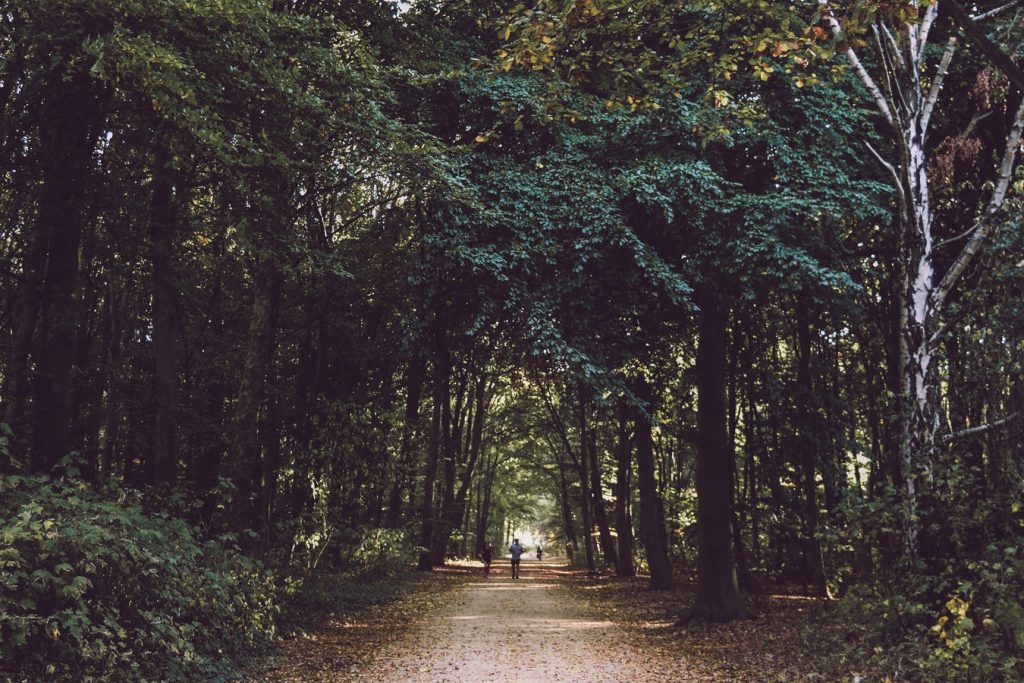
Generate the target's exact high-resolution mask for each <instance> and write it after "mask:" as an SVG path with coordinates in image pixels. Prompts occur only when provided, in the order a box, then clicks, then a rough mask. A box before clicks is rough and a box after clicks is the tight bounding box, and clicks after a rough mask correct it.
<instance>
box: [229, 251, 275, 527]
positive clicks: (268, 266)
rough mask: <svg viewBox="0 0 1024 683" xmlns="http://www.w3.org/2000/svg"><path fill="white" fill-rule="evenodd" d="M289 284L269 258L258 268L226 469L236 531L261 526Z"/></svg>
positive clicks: (231, 524) (255, 274) (256, 267)
mask: <svg viewBox="0 0 1024 683" xmlns="http://www.w3.org/2000/svg"><path fill="white" fill-rule="evenodd" d="M283 279H284V276H283V274H282V273H281V271H280V269H278V267H277V264H275V263H274V262H273V261H272V260H271V259H269V258H264V259H261V260H260V261H259V262H258V263H257V264H256V265H255V267H254V268H253V300H252V312H251V315H250V318H249V333H248V339H247V342H246V349H245V360H244V362H243V365H242V377H241V381H240V383H239V387H238V393H237V398H236V402H235V416H234V425H233V429H232V440H231V444H230V446H229V459H228V462H227V467H226V470H227V474H228V478H229V479H230V480H231V481H232V483H233V484H234V486H235V491H234V495H233V496H232V498H231V504H230V507H229V509H228V520H227V521H228V525H229V527H230V528H232V529H235V530H241V529H245V528H249V527H250V526H251V525H252V524H253V523H254V522H255V521H256V520H255V519H254V516H253V501H252V496H253V493H254V486H255V484H256V480H255V475H256V473H258V472H259V471H260V440H259V426H260V411H261V408H262V405H263V396H264V389H265V387H266V379H267V372H268V370H269V369H270V362H271V358H272V356H273V351H274V336H275V332H276V324H277V321H276V317H277V304H278V300H279V299H280V296H281V284H282V281H283Z"/></svg>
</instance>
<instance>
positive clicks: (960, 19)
mask: <svg viewBox="0 0 1024 683" xmlns="http://www.w3.org/2000/svg"><path fill="white" fill-rule="evenodd" d="M945 6H946V8H947V9H948V10H949V14H950V17H952V19H953V22H954V23H955V24H956V25H957V26H959V27H960V28H961V29H963V32H964V33H966V34H967V37H968V38H970V39H971V42H972V43H974V44H975V45H977V46H978V48H979V49H980V50H981V51H982V53H984V55H985V56H986V57H988V59H989V61H991V62H992V64H994V65H995V66H996V67H997V68H998V69H999V70H1000V71H1002V72H1003V73H1004V74H1005V75H1006V77H1007V78H1009V79H1010V81H1012V82H1013V84H1014V85H1016V86H1017V88H1018V89H1019V90H1021V91H1022V92H1024V71H1022V70H1021V68H1020V67H1019V66H1017V65H1016V64H1014V62H1013V60H1012V59H1010V56H1009V55H1007V54H1006V53H1005V52H1003V50H1002V49H1001V48H1000V47H999V46H998V45H996V44H995V43H993V42H992V41H991V40H989V38H988V36H986V35H985V32H984V31H983V30H982V29H981V27H980V26H978V24H977V23H976V22H975V20H974V19H973V18H971V16H970V15H969V14H968V13H967V10H966V9H964V6H963V5H961V4H960V3H959V2H958V1H957V0H945Z"/></svg>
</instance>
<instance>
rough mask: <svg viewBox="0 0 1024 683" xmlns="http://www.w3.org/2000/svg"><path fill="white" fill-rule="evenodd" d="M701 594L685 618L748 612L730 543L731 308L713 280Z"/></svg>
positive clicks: (700, 383)
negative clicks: (728, 371) (728, 375)
mask: <svg viewBox="0 0 1024 683" xmlns="http://www.w3.org/2000/svg"><path fill="white" fill-rule="evenodd" d="M697 305H698V306H699V307H700V313H699V314H698V320H699V322H698V328H699V339H698V342H697V596H696V598H695V600H694V605H693V608H692V609H691V610H690V612H689V614H688V615H686V616H684V618H683V619H682V620H681V621H688V622H701V621H713V622H724V621H731V620H733V619H739V618H743V617H746V616H748V613H747V610H746V609H745V608H744V606H743V601H742V599H741V598H740V592H739V586H738V584H737V579H736V558H735V556H734V553H733V546H732V535H731V525H732V510H731V508H732V495H731V488H732V487H731V481H730V476H729V472H730V466H729V460H730V459H731V458H732V457H733V454H732V453H730V452H729V436H728V434H727V432H726V419H727V418H726V400H725V392H726V387H725V382H726V380H725V376H726V343H727V338H726V326H727V322H728V311H727V309H726V307H725V304H724V303H723V302H722V300H721V298H720V295H719V293H718V292H717V291H716V290H715V289H714V288H713V284H702V285H700V286H699V287H698V288H697Z"/></svg>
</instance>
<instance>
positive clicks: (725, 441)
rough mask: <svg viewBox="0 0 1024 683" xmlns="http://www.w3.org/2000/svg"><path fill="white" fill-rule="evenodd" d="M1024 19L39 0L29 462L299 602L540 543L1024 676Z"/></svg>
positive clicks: (22, 433) (8, 85)
mask: <svg viewBox="0 0 1024 683" xmlns="http://www.w3.org/2000/svg"><path fill="white" fill-rule="evenodd" d="M997 5H998V6H997ZM1022 17H1024V10H1022V9H1020V8H1018V6H1017V3H1009V4H1006V5H1004V4H1001V3H976V4H972V5H970V6H966V5H961V4H960V3H957V2H952V1H950V0H939V1H938V2H930V3H929V2H925V3H917V2H915V3H906V2H892V3H864V4H862V5H860V4H858V5H857V6H856V7H854V8H852V9H850V11H849V12H848V13H843V12H841V11H840V9H839V8H835V9H833V8H830V7H829V4H828V3H795V4H791V5H786V6H783V5H782V4H776V3H767V4H766V3H754V2H749V3H748V2H746V1H745V0H744V1H743V2H739V3H736V7H732V8H722V7H718V5H717V4H715V3H705V2H672V3H652V2H638V3H602V2H598V1H597V0H583V1H581V2H577V1H576V0H544V1H543V2H541V3H539V4H538V5H536V6H534V7H524V6H523V5H517V4H515V3H500V2H499V3H474V2H469V1H468V0H456V1H454V2H446V3H434V2H414V3H411V4H410V5H409V6H406V5H404V4H398V3H392V2H388V1H386V0H359V1H355V2H336V1H332V0H324V1H319V0H310V1H301V2H300V1H298V0H296V1H287V2H285V1H275V2H267V1H264V0H221V1H219V2H212V1H210V2H207V1H198V2H183V1H181V0H148V1H145V2H143V1H141V0H140V1H138V2H124V1H122V0H119V1H116V2H115V1H113V0H87V1H85V0H45V1H38V0H37V1H33V2H19V1H12V2H7V3H5V4H4V9H3V12H2V13H0V22H2V30H0V69H2V72H0V121H2V128H0V145H2V149H3V152H4V153H3V158H4V159H5V163H4V165H3V168H2V173H3V183H2V188H0V215H2V216H3V219H4V220H3V222H2V224H0V225H2V227H0V282H2V283H3V287H2V292H3V294H2V308H0V379H2V387H3V388H2V394H0V408H2V410H3V419H2V421H3V422H4V423H6V424H7V425H8V426H9V428H10V444H9V448H7V449H4V450H5V451H9V453H7V455H8V457H7V458H5V459H4V460H3V461H0V469H2V471H3V472H4V474H5V475H7V476H21V475H26V474H47V473H52V472H55V471H57V470H61V468H67V467H68V463H69V462H70V463H74V466H75V467H77V468H79V469H80V470H81V473H82V476H83V477H84V480H85V481H87V482H90V483H91V485H93V486H95V487H100V488H102V487H105V486H108V485H109V483H110V482H111V481H113V482H117V483H118V485H119V486H123V487H126V488H130V489H135V490H138V491H140V492H141V493H140V494H139V495H140V496H141V500H142V501H143V502H144V507H146V509H148V510H151V511H154V510H155V511H159V510H164V511H175V514H179V513H180V514H182V515H184V516H186V517H187V519H188V521H189V523H191V524H193V525H195V527H196V528H197V529H199V530H201V533H202V534H206V535H208V536H210V537H213V536H214V535H216V534H219V533H222V532H225V531H229V532H242V531H244V530H252V531H253V532H255V533H253V534H251V535H245V536H242V537H240V538H241V539H242V540H241V545H242V547H243V549H244V550H245V551H246V552H247V553H249V554H251V555H255V556H260V557H262V558H263V559H265V560H267V561H268V562H270V563H271V564H273V565H274V566H276V567H278V568H279V569H281V570H282V571H283V572H285V573H288V572H297V573H301V572H303V571H306V572H308V571H309V569H310V568H311V567H312V566H314V565H316V564H317V563H318V562H320V561H321V560H322V558H324V557H327V558H333V557H336V556H337V553H336V552H335V550H336V548H337V546H339V545H341V546H344V545H346V544H349V545H351V544H355V543H357V542H358V538H359V537H360V534H366V533H367V532H366V530H367V529H381V528H385V529H392V530H404V531H405V532H406V534H407V538H408V539H409V543H410V544H414V545H415V546H416V547H417V548H418V553H419V566H420V567H421V568H423V569H429V568H430V567H431V566H436V565H439V564H442V563H443V562H444V561H445V559H446V558H448V557H453V556H466V555H475V554H477V553H478V552H479V550H480V549H481V548H482V547H483V544H485V543H487V542H493V543H502V542H503V541H504V540H505V535H506V534H507V532H508V531H509V530H510V529H511V528H515V527H517V526H518V527H519V528H522V527H523V526H531V525H532V526H533V527H535V528H536V529H537V530H538V531H543V533H544V534H546V536H547V537H548V538H550V540H551V542H552V544H553V545H554V546H557V547H561V548H564V550H565V552H566V553H567V554H568V555H569V556H570V558H571V559H572V560H573V561H574V562H576V563H578V564H580V565H581V566H586V567H588V568H589V569H591V570H594V571H596V570H598V569H602V568H612V569H614V571H616V572H617V573H618V574H619V575H621V576H632V575H634V574H635V572H636V571H637V568H638V567H640V568H642V569H643V570H644V571H645V572H647V573H648V575H649V576H650V584H651V587H652V588H654V589H664V588H670V587H672V586H673V585H674V583H675V582H676V581H678V580H679V579H680V578H682V577H683V576H685V575H687V573H688V572H691V571H692V572H694V573H695V577H696V581H697V598H696V603H695V604H694V605H693V609H692V610H691V611H690V612H689V613H688V614H686V615H681V621H688V622H689V621H704V620H711V621H727V620H731V619H734V618H741V617H744V616H747V615H748V614H749V609H748V607H747V605H746V603H745V602H744V600H743V592H744V591H745V590H746V591H750V590H756V589H757V588H756V587H757V586H759V585H761V584H762V582H763V581H764V580H765V579H766V578H767V579H771V580H777V581H784V582H791V583H795V584H797V585H800V586H802V588H803V590H804V591H806V592H807V593H813V594H815V595H819V596H838V595H845V594H847V593H851V591H852V595H854V596H856V602H857V604H859V605H861V607H862V608H863V609H864V610H865V611H866V612H871V610H877V613H878V614H882V613H884V615H885V616H884V617H881V618H879V626H878V628H877V629H876V630H877V631H878V632H879V633H880V634H881V635H879V636H878V637H880V638H882V637H884V638H889V639H890V640H891V642H904V641H906V642H915V640H916V642H921V643H929V644H930V645H931V646H932V649H933V650H934V652H936V653H938V654H932V655H929V656H931V657H933V658H935V662H938V663H937V664H936V663H935V662H933V664H935V665H936V666H939V665H940V664H943V663H944V662H946V661H947V660H948V659H949V658H951V657H953V656H960V655H966V654H970V655H973V656H975V657H976V658H977V661H978V662H980V663H979V664H977V665H978V666H984V667H989V668H988V669H985V670H986V671H991V672H993V673H992V674H991V675H993V676H994V675H997V674H998V675H1005V676H1008V677H1010V676H1012V675H1013V673H1014V672H1016V673H1018V674H1019V673H1020V666H1021V662H1022V661H1024V657H1022V655H1021V639H1022V638H1024V605H1021V603H1020V595H1021V590H1022V587H1021V583H1020V576H1021V575H1022V572H1024V568H1022V567H1024V564H1022V563H1024V550H1021V547H1022V532H1024V527H1022V524H1024V507H1022V500H1024V488H1022V486H1024V479H1022V476H1024V470H1022V463H1021V458H1020V454H1021V452H1024V442H1022V438H1024V437H1022V434H1024V432H1022V424H1024V420H1021V419H1020V418H1021V413H1020V410H1021V406H1024V369H1022V362H1024V355H1022V354H1024V342H1022V340H1024V324H1022V321H1024V316H1022V315H1021V311H1020V304H1019V302H1020V301H1021V300H1022V296H1021V294H1022V293H1024V292H1022V290H1024V279H1022V273H1021V261H1020V259H1021V250H1022V242H1021V240H1022V235H1021V229H1020V221H1019V216H1020V202H1021V195H1020V190H1021V183H1022V181H1021V180H1020V179H1019V172H1018V170H1017V169H1018V166H1019V164H1018V158H1017V152H1018V150H1019V148H1020V143H1021V133H1022V127H1024V123H1022V121H1024V118H1022V116H1024V108H1022V106H1024V105H1021V98H1022V95H1021V92H1022V91H1021V88H1022V87H1024V82H1022V79H1020V77H1019V73H1018V71H1017V67H1016V66H1015V65H1014V64H1015V62H1014V61H1013V59H1012V57H1014V56H1016V54H1017V51H1018V48H1019V43H1020V40H1021V37H1022V32H1021V31H1022V27H1021V21H1022ZM709 55H710V57H709ZM69 453H70V454H74V455H72V456H71V457H70V458H69ZM55 468H57V469H56V470H55ZM180 497H184V498H186V499H188V500H191V501H194V504H193V505H191V506H188V507H187V508H186V509H184V510H183V509H182V508H181V507H180V502H176V498H180ZM12 515H13V512H12ZM883 601H887V602H885V603H883ZM955 601H960V602H955ZM883 604H885V605H886V607H884V608H883V607H881V605H883ZM961 605H962V609H961ZM26 609H27V608H26ZM872 613H874V612H872ZM936 648H937V649H936ZM943 665H944V664H943ZM1000 667H1002V668H1000Z"/></svg>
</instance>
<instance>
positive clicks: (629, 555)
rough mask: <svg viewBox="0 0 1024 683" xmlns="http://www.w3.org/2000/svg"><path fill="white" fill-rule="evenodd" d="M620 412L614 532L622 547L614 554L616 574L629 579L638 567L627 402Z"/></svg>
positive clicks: (620, 406) (631, 450) (616, 453)
mask: <svg viewBox="0 0 1024 683" xmlns="http://www.w3.org/2000/svg"><path fill="white" fill-rule="evenodd" d="M618 413H619V414H618V423H619V424H618V427H619V429H618V443H617V444H616V449H615V456H616V469H615V533H616V535H617V536H618V539H619V547H618V553H616V555H615V557H616V559H617V560H618V564H617V565H616V567H615V573H616V574H617V575H619V576H623V577H626V576H635V575H636V565H635V564H634V563H633V519H632V516H631V514H630V507H631V502H632V501H631V499H632V487H631V486H630V471H631V465H632V460H633V445H632V443H631V442H630V434H629V422H628V419H627V412H626V405H625V403H620V405H619V410H618Z"/></svg>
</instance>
